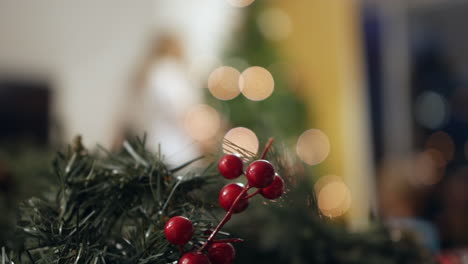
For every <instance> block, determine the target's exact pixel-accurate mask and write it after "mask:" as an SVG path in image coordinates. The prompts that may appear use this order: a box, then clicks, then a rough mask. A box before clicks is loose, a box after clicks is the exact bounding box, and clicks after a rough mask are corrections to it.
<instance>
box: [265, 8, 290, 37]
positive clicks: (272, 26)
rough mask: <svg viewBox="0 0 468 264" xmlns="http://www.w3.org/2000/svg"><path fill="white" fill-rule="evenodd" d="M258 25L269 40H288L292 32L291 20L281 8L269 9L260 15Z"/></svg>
mask: <svg viewBox="0 0 468 264" xmlns="http://www.w3.org/2000/svg"><path fill="white" fill-rule="evenodd" d="M257 25H258V28H259V30H260V32H261V33H262V34H263V35H264V36H265V37H266V38H267V39H270V40H275V41H277V40H281V39H285V38H287V37H288V36H289V35H290V34H291V31H292V23H291V18H290V17H289V15H288V14H287V13H286V12H284V11H283V10H282V9H279V8H268V9H266V10H264V11H263V12H262V13H260V15H259V16H258V19H257Z"/></svg>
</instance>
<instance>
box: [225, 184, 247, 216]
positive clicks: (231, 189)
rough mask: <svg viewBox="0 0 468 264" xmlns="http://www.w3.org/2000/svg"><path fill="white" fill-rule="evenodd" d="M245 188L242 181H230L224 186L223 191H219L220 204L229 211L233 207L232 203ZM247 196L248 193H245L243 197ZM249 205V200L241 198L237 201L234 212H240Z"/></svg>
mask: <svg viewBox="0 0 468 264" xmlns="http://www.w3.org/2000/svg"><path fill="white" fill-rule="evenodd" d="M243 189H244V186H243V185H242V184H240V183H230V184H228V185H226V186H224V187H223V188H222V189H221V192H220V193H219V205H221V207H222V208H223V209H224V210H226V211H229V209H231V206H232V204H233V203H234V201H235V200H236V199H237V197H238V196H239V195H240V193H241V192H242V190H243ZM246 196H247V193H245V194H244V195H243V197H246ZM247 206H249V200H244V199H241V200H240V201H239V202H238V203H237V205H236V207H235V208H234V210H233V212H234V213H240V212H242V211H244V210H245V209H247Z"/></svg>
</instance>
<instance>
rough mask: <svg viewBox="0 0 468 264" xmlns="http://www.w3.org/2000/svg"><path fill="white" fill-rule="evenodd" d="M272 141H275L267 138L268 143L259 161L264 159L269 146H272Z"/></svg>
mask: <svg viewBox="0 0 468 264" xmlns="http://www.w3.org/2000/svg"><path fill="white" fill-rule="evenodd" d="M273 141H275V140H274V139H273V138H269V139H268V142H267V143H266V145H265V148H264V149H263V152H262V155H261V156H260V159H264V158H265V157H266V155H267V153H268V151H269V150H270V148H271V145H272V144H273Z"/></svg>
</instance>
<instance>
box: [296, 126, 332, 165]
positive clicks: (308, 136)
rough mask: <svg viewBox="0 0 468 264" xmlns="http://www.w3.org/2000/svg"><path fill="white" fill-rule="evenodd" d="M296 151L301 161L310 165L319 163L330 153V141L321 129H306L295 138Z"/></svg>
mask: <svg viewBox="0 0 468 264" xmlns="http://www.w3.org/2000/svg"><path fill="white" fill-rule="evenodd" d="M296 153H297V155H298V156H299V158H300V159H301V160H302V161H304V162H305V163H307V164H309V165H311V166H312V165H317V164H320V163H321V162H323V161H324V160H325V159H326V158H327V157H328V154H329V153H330V141H329V140H328V137H327V135H326V134H325V133H323V132H322V131H321V130H318V129H310V130H307V131H305V132H304V133H302V135H301V136H300V137H299V139H298V140H297V144H296Z"/></svg>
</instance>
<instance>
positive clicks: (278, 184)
mask: <svg viewBox="0 0 468 264" xmlns="http://www.w3.org/2000/svg"><path fill="white" fill-rule="evenodd" d="M283 193H284V181H283V178H281V176H279V175H278V174H275V178H274V179H273V183H271V184H270V185H269V186H267V187H265V188H263V189H262V190H261V191H260V194H261V195H262V196H263V197H265V198H267V199H270V200H274V199H276V198H279V197H281V195H283Z"/></svg>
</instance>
